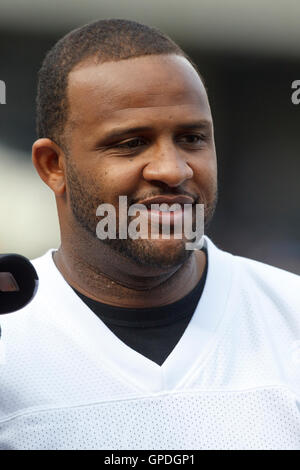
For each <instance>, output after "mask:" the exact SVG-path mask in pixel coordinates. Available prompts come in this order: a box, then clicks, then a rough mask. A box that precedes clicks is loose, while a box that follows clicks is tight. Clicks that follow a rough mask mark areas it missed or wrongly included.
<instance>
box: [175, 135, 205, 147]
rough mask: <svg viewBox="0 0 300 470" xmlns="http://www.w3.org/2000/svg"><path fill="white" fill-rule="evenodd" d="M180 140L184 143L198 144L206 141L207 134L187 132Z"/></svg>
mask: <svg viewBox="0 0 300 470" xmlns="http://www.w3.org/2000/svg"><path fill="white" fill-rule="evenodd" d="M178 140H179V142H182V143H184V144H192V145H197V144H202V143H203V142H204V141H205V136H204V135H203V134H185V135H183V136H181V137H180V138H179V139H178Z"/></svg>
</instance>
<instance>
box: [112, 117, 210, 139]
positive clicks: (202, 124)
mask: <svg viewBox="0 0 300 470" xmlns="http://www.w3.org/2000/svg"><path fill="white" fill-rule="evenodd" d="M211 125H212V122H211V121H209V120H207V119H203V120H201V121H193V122H190V123H182V124H178V125H177V126H176V128H175V129H176V130H177V131H179V130H195V129H208V128H210V127H211ZM152 130H153V127H149V126H138V127H124V128H119V129H116V130H113V131H111V132H108V133H107V134H105V135H104V136H103V140H112V139H118V138H120V137H123V136H124V135H130V134H137V133H139V132H150V131H152Z"/></svg>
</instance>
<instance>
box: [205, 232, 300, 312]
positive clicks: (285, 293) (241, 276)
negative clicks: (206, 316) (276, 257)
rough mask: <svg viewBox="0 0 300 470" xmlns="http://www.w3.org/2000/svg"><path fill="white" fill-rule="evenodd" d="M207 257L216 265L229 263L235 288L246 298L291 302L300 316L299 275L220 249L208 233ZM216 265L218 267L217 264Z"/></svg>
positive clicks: (288, 303)
mask: <svg viewBox="0 0 300 470" xmlns="http://www.w3.org/2000/svg"><path fill="white" fill-rule="evenodd" d="M205 239H206V246H207V248H208V259H209V258H211V260H212V261H213V262H214V263H215V265H216V269H215V271H217V270H220V269H223V266H226V264H231V265H232V266H233V271H234V283H233V284H234V290H235V293H236V294H237V293H238V292H240V293H241V292H242V293H244V294H246V295H247V297H248V298H253V299H255V298H256V300H258V299H260V300H261V301H262V300H265V301H269V302H272V303H273V304H277V305H281V307H283V305H285V306H286V307H287V308H288V306H290V307H291V308H292V309H293V310H296V311H297V315H298V316H299V318H300V295H299V293H300V276H299V275H297V274H294V273H291V272H289V271H285V270H284V269H280V268H277V267H275V266H272V265H269V264H266V263H263V262H261V261H257V260H253V259H250V258H246V257H243V256H236V255H232V254H230V253H228V252H226V251H223V250H220V249H219V248H217V247H216V245H214V243H213V242H212V241H211V240H209V239H208V238H207V237H205ZM217 265H218V268H217Z"/></svg>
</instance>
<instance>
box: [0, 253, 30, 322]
mask: <svg viewBox="0 0 300 470" xmlns="http://www.w3.org/2000/svg"><path fill="white" fill-rule="evenodd" d="M38 284H39V278H38V275H37V273H36V270H35V269H34V267H33V266H32V264H31V263H30V261H29V260H28V259H27V258H25V257H24V256H21V255H16V254H7V255H0V314H4V313H11V312H15V311H17V310H20V309H21V308H23V307H25V305H27V304H28V303H29V302H31V300H32V299H33V298H34V296H35V294H36V292H37V289H38Z"/></svg>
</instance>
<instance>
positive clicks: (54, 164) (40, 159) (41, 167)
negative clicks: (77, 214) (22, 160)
mask: <svg viewBox="0 0 300 470" xmlns="http://www.w3.org/2000/svg"><path fill="white" fill-rule="evenodd" d="M32 162H33V164H34V166H35V168H36V171H37V172H38V174H39V175H40V178H41V179H42V180H43V181H44V182H45V183H46V184H47V185H48V186H49V188H51V189H52V191H53V192H54V193H55V195H56V196H62V195H63V194H64V192H65V190H66V181H65V168H64V165H63V163H64V152H63V151H62V149H61V148H60V147H59V146H58V145H57V144H56V143H55V142H53V141H52V140H50V139H38V140H37V141H36V142H34V144H33V146H32Z"/></svg>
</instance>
